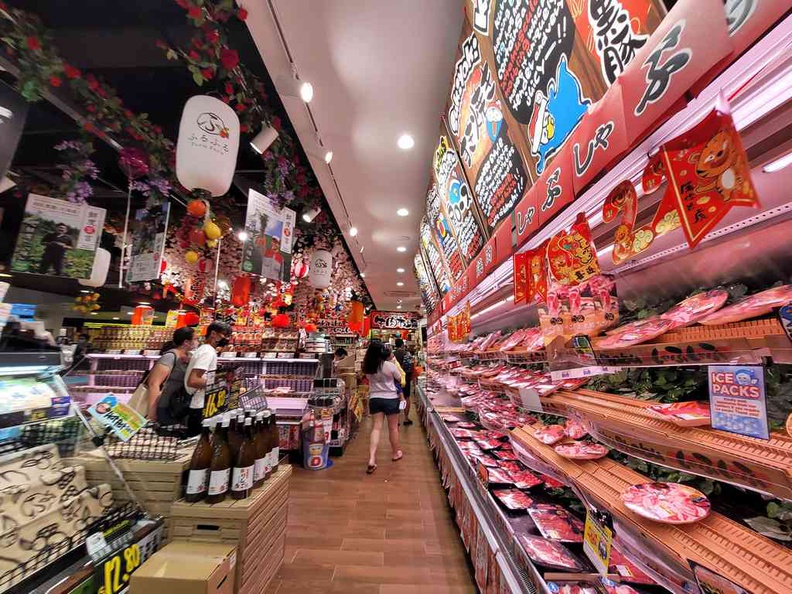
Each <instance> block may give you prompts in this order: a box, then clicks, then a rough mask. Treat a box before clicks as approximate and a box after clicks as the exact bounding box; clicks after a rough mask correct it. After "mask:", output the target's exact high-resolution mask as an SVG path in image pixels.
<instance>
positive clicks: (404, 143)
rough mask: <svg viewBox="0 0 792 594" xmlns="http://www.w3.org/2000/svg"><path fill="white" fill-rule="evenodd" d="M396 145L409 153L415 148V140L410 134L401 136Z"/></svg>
mask: <svg viewBox="0 0 792 594" xmlns="http://www.w3.org/2000/svg"><path fill="white" fill-rule="evenodd" d="M396 144H397V145H399V148H400V149H401V150H403V151H408V150H410V149H411V148H412V147H414V146H415V139H414V138H413V137H412V136H410V135H409V134H402V135H401V136H399V139H398V140H397V141H396Z"/></svg>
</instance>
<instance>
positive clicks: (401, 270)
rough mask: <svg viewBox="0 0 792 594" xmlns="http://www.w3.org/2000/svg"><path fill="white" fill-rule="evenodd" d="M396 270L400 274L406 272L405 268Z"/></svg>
mask: <svg viewBox="0 0 792 594" xmlns="http://www.w3.org/2000/svg"><path fill="white" fill-rule="evenodd" d="M396 272H398V273H399V274H401V273H402V272H404V268H397V269H396Z"/></svg>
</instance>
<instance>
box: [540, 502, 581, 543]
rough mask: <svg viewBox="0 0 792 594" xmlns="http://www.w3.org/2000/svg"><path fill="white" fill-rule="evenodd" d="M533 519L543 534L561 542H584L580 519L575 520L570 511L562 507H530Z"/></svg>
mask: <svg viewBox="0 0 792 594" xmlns="http://www.w3.org/2000/svg"><path fill="white" fill-rule="evenodd" d="M528 513H529V514H531V519H532V520H533V521H534V524H536V527H537V528H538V529H539V532H541V533H542V536H544V537H545V538H549V539H551V540H558V541H561V542H583V529H582V527H581V524H580V520H577V518H574V519H575V520H577V522H573V517H572V516H570V514H569V512H567V511H566V510H565V509H561V508H558V507H556V508H553V509H539V508H536V507H535V508H533V509H529V510H528Z"/></svg>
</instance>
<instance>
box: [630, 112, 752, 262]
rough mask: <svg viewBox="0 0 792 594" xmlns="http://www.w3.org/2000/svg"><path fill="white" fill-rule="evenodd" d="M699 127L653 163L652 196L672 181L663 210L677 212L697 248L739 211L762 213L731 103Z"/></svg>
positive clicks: (648, 180)
mask: <svg viewBox="0 0 792 594" xmlns="http://www.w3.org/2000/svg"><path fill="white" fill-rule="evenodd" d="M719 103H720V104H721V105H720V106H719V107H718V108H716V109H714V110H713V111H712V112H710V113H709V115H707V117H705V118H704V119H703V120H702V121H701V122H700V123H699V124H697V125H696V126H694V127H693V128H691V129H690V130H688V131H687V132H685V133H684V134H681V135H679V136H677V137H676V138H674V139H672V140H669V141H668V142H666V143H665V144H663V145H662V146H661V147H660V151H659V152H658V153H657V155H655V156H654V157H653V158H652V159H651V160H650V161H649V165H648V166H647V169H648V170H649V171H650V172H651V173H650V175H649V176H645V178H644V179H645V180H646V185H648V188H647V189H648V190H652V189H654V188H656V187H657V186H659V184H660V182H661V181H662V178H663V177H665V178H666V179H667V180H668V189H667V190H666V194H665V196H664V197H663V204H664V205H665V208H664V207H663V206H661V210H665V211H666V212H670V210H671V209H676V212H677V213H678V216H679V219H680V223H681V226H682V230H683V231H684V233H685V237H686V238H687V242H688V245H690V247H691V248H694V247H696V246H697V245H698V244H699V242H701V240H702V239H704V237H705V236H706V235H707V233H709V232H710V231H712V230H713V229H714V228H715V226H716V225H717V224H718V223H719V222H720V221H721V220H722V219H723V217H725V216H726V213H728V212H729V210H731V208H732V207H734V206H753V207H759V196H758V194H757V193H756V189H755V188H754V186H753V183H752V182H751V174H750V172H751V168H750V165H749V163H748V156H747V155H746V154H745V149H743V145H742V140H741V138H740V134H739V133H738V132H737V128H736V127H735V126H734V120H733V119H732V116H731V113H729V110H728V105H727V104H726V102H725V100H721V101H720V102H719Z"/></svg>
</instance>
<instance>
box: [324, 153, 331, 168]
mask: <svg viewBox="0 0 792 594" xmlns="http://www.w3.org/2000/svg"><path fill="white" fill-rule="evenodd" d="M332 160H333V151H327V152H326V153H325V154H324V162H325V163H327V164H328V165H330V161H332Z"/></svg>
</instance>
